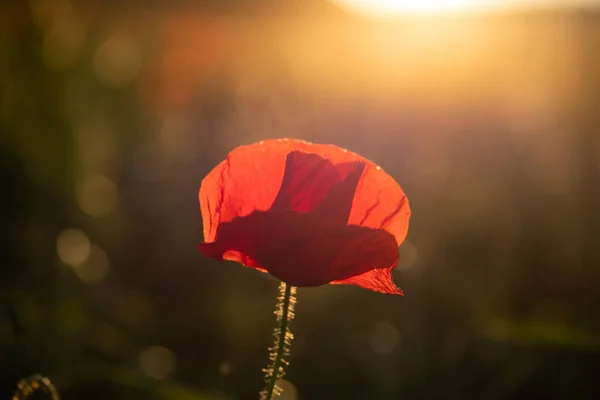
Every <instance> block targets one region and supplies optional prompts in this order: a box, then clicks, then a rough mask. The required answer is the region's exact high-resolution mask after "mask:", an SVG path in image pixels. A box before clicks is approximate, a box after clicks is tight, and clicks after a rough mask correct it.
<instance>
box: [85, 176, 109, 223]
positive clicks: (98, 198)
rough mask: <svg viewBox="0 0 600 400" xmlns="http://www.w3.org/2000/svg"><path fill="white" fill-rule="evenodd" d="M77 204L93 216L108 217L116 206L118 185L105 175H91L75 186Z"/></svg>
mask: <svg viewBox="0 0 600 400" xmlns="http://www.w3.org/2000/svg"><path fill="white" fill-rule="evenodd" d="M75 196H76V199H77V205H78V206H79V208H80V209H81V210H82V211H83V212H84V213H86V214H88V215H90V216H92V217H106V216H108V215H110V213H111V212H112V211H113V210H114V209H115V208H116V206H117V200H118V189H117V185H115V184H114V182H113V181H111V180H110V179H108V178H107V177H106V176H103V175H90V176H87V177H85V178H83V179H82V180H80V181H79V182H78V183H77V185H76V186H75Z"/></svg>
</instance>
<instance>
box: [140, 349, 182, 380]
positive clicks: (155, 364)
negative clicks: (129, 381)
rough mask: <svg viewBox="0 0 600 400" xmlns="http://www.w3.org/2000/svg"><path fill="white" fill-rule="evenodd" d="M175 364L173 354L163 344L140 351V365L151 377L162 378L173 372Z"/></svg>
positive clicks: (175, 359) (175, 360)
mask: <svg viewBox="0 0 600 400" xmlns="http://www.w3.org/2000/svg"><path fill="white" fill-rule="evenodd" d="M176 365H177V358H176V357H175V354H174V353H173V352H172V351H171V350H169V349H168V348H166V347H164V346H151V347H148V348H146V349H145V350H144V351H143V352H142V356H141V358H140V366H141V368H142V371H144V373H145V374H146V375H148V376H149V377H151V378H154V379H158V380H162V379H165V378H167V377H168V376H169V375H171V374H172V373H173V371H174V370H175V367H176Z"/></svg>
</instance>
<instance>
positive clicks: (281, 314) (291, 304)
mask: <svg viewBox="0 0 600 400" xmlns="http://www.w3.org/2000/svg"><path fill="white" fill-rule="evenodd" d="M295 306H296V288H295V287H294V286H290V285H288V284H286V283H285V282H281V284H280V285H279V295H278V296H277V304H276V305H275V315H276V316H277V322H278V325H277V327H276V328H275V330H274V331H273V336H274V338H275V342H274V343H273V346H272V347H270V348H269V351H270V354H269V359H270V361H271V362H270V364H269V366H268V367H267V368H266V369H264V372H265V383H266V387H265V389H264V390H263V391H262V392H260V396H261V399H262V400H271V399H272V398H273V396H278V395H279V394H281V391H282V389H281V387H279V386H278V385H277V382H278V381H279V379H281V378H283V376H284V375H285V366H287V365H288V364H289V362H288V361H287V360H286V359H285V357H286V356H287V355H289V353H290V345H291V343H292V339H293V338H294V335H292V333H291V332H290V328H289V324H290V322H291V320H292V319H294V309H295Z"/></svg>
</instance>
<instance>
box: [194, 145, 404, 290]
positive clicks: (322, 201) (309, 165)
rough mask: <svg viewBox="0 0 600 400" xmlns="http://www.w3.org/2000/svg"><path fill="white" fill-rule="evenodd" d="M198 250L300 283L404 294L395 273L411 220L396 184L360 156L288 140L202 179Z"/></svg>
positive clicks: (247, 151)
mask: <svg viewBox="0 0 600 400" xmlns="http://www.w3.org/2000/svg"><path fill="white" fill-rule="evenodd" d="M199 198H200V208H201V211H202V219H203V224H204V239H205V242H204V243H201V244H200V245H199V246H198V248H199V250H200V252H201V253H202V254H204V255H205V256H207V257H212V258H214V259H217V260H230V261H235V262H238V263H241V264H243V265H245V266H247V267H250V268H254V269H257V270H259V271H262V272H268V273H270V274H271V275H273V276H275V277H277V278H279V279H280V280H282V281H284V282H286V283H288V284H289V285H292V286H298V287H300V286H319V285H324V284H328V283H336V284H352V285H356V286H360V287H362V288H365V289H370V290H375V291H378V292H383V293H392V294H401V291H400V290H399V289H398V288H397V287H396V286H395V284H394V282H393V280H392V275H391V274H390V270H391V269H392V268H393V267H394V266H395V264H396V262H397V258H398V246H399V245H400V243H402V242H403V241H404V239H405V237H406V234H407V231H408V223H409V219H410V207H409V204H408V200H407V198H406V196H405V194H404V192H403V191H402V189H401V188H400V186H399V185H398V184H397V183H396V182H395V181H394V179H393V178H392V177H391V176H389V175H388V174H387V173H385V172H384V171H383V170H382V169H381V168H378V166H377V165H376V164H375V163H373V162H372V161H369V160H367V159H365V158H363V157H361V156H359V155H357V154H356V153H352V152H349V151H344V149H341V148H339V147H336V146H332V145H323V144H310V143H307V142H304V141H299V140H292V139H282V140H265V141H263V142H261V143H256V144H252V145H248V146H241V147H238V148H236V149H234V150H233V151H232V152H231V153H230V154H229V155H228V156H227V159H226V160H225V161H223V162H221V163H220V164H219V165H217V166H216V167H215V169H213V170H212V171H211V172H210V173H209V174H208V175H207V176H206V178H205V179H204V180H203V181H202V185H201V187H200V193H199Z"/></svg>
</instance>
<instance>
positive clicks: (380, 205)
mask: <svg viewBox="0 0 600 400" xmlns="http://www.w3.org/2000/svg"><path fill="white" fill-rule="evenodd" d="M410 214H411V212H410V206H409V203H408V199H407V197H406V195H405V194H404V192H403V191H402V189H401V188H400V186H399V185H398V184H397V183H396V181H395V180H394V178H392V177H391V176H389V175H388V174H387V173H385V172H384V171H383V170H382V169H381V168H380V167H379V166H376V165H375V164H373V163H368V164H367V166H366V168H365V171H364V173H363V174H362V176H361V179H360V181H359V183H358V185H357V187H356V192H355V194H354V200H353V203H352V211H351V212H350V218H349V219H348V224H350V225H359V226H364V227H369V228H376V229H385V230H386V231H388V232H390V233H391V234H392V235H394V237H395V238H396V242H397V243H398V245H400V244H401V243H402V242H403V241H404V239H405V238H406V234H407V233H408V222H409V220H410Z"/></svg>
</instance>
